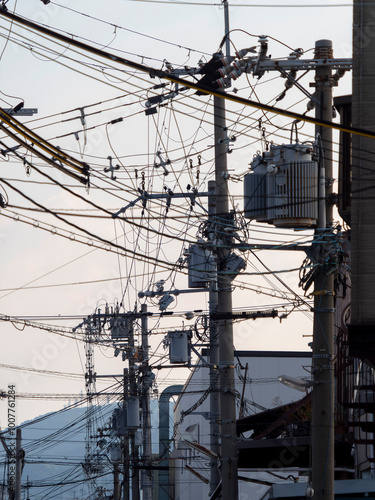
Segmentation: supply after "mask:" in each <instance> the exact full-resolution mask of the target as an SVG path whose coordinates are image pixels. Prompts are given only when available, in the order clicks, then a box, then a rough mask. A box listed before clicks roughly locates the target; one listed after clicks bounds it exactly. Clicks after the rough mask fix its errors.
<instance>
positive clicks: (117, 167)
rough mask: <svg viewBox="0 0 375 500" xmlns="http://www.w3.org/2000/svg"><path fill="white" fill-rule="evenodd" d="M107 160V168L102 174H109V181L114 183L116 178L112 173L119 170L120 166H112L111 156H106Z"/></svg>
mask: <svg viewBox="0 0 375 500" xmlns="http://www.w3.org/2000/svg"><path fill="white" fill-rule="evenodd" d="M107 159H108V160H109V167H105V169H104V172H105V173H107V172H111V179H112V180H113V181H115V180H116V179H117V177H116V176H115V175H113V172H114V171H115V170H119V168H120V165H116V166H115V167H114V166H113V164H112V156H107Z"/></svg>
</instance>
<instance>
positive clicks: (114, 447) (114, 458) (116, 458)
mask: <svg viewBox="0 0 375 500" xmlns="http://www.w3.org/2000/svg"><path fill="white" fill-rule="evenodd" d="M110 452H111V462H112V463H113V464H114V463H116V464H119V463H120V462H121V446H120V445H119V444H115V443H112V444H111V445H110Z"/></svg>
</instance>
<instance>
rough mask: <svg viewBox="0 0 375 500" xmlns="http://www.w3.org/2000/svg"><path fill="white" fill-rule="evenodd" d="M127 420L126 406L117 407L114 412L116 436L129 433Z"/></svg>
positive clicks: (113, 421) (113, 422)
mask: <svg viewBox="0 0 375 500" xmlns="http://www.w3.org/2000/svg"><path fill="white" fill-rule="evenodd" d="M126 421H127V417H126V408H116V409H115V410H114V412H113V414H112V429H113V430H114V433H115V436H124V435H125V434H126V433H127V429H126Z"/></svg>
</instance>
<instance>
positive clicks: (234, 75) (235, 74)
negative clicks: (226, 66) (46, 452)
mask: <svg viewBox="0 0 375 500" xmlns="http://www.w3.org/2000/svg"><path fill="white" fill-rule="evenodd" d="M242 73H243V70H242V69H239V70H237V69H235V70H234V71H232V73H230V74H229V77H230V78H232V79H233V80H237V78H238V77H240V76H241V75H242Z"/></svg>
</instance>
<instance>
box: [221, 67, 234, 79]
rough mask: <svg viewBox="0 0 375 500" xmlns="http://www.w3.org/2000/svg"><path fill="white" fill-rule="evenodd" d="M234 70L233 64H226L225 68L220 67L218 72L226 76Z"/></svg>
mask: <svg viewBox="0 0 375 500" xmlns="http://www.w3.org/2000/svg"><path fill="white" fill-rule="evenodd" d="M231 71H233V66H224V67H223V68H220V69H219V70H218V74H219V75H220V76H221V77H222V78H224V77H225V76H227V75H229V73H230V72H231Z"/></svg>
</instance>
